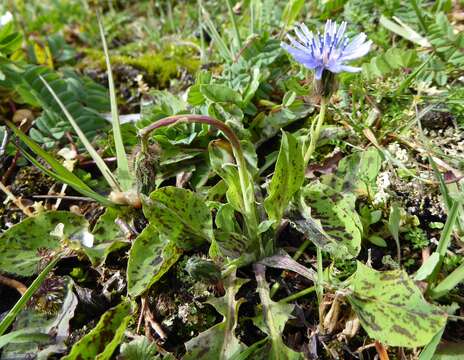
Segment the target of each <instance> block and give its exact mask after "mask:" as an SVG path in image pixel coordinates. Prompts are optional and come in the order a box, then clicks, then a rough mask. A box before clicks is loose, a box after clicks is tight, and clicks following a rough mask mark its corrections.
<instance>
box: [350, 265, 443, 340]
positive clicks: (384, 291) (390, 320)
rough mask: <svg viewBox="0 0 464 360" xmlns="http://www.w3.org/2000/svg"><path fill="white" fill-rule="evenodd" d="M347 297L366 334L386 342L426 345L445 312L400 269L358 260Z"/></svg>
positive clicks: (441, 321)
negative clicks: (383, 268)
mask: <svg viewBox="0 0 464 360" xmlns="http://www.w3.org/2000/svg"><path fill="white" fill-rule="evenodd" d="M351 290H352V293H351V294H350V295H349V296H348V301H349V302H350V304H351V306H353V309H354V310H355V312H356V314H357V315H358V317H359V320H360V322H361V325H362V326H363V328H364V330H366V332H367V333H368V335H369V336H370V337H371V338H373V339H376V340H379V341H380V342H382V343H383V344H385V345H389V346H403V347H409V348H412V347H420V346H424V345H427V344H428V343H429V342H430V341H431V340H432V338H433V337H434V336H435V334H437V333H438V332H439V331H440V330H441V329H443V327H444V326H445V324H446V320H447V314H446V313H445V312H444V311H442V310H441V309H440V308H439V307H437V306H435V305H432V304H429V303H428V302H426V301H425V299H424V297H423V296H422V293H421V292H420V290H419V288H418V287H417V286H416V285H415V284H414V282H413V281H412V280H411V279H410V278H409V276H408V274H406V272H404V271H403V270H392V271H382V272H381V271H376V270H373V269H371V268H369V267H367V266H366V265H363V264H362V263H360V262H358V268H357V270H356V273H355V274H354V275H353V277H352V278H351Z"/></svg>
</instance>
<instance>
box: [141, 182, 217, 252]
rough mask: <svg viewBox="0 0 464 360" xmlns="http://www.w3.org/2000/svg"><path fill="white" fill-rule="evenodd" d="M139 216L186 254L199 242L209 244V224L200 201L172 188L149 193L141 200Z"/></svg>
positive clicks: (208, 217)
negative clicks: (141, 215)
mask: <svg viewBox="0 0 464 360" xmlns="http://www.w3.org/2000/svg"><path fill="white" fill-rule="evenodd" d="M143 212H144V214H145V217H146V218H147V219H148V221H149V222H150V224H151V225H153V226H154V227H155V228H156V230H157V231H158V232H159V233H160V234H161V235H164V236H166V237H167V238H168V240H172V241H173V242H175V244H176V246H177V247H179V248H182V249H185V250H190V249H192V248H194V247H195V246H198V245H201V244H202V243H203V242H205V241H208V242H213V241H214V235H213V221H212V218H211V213H210V211H209V209H208V207H207V206H206V204H205V202H204V200H203V199H202V198H201V197H200V196H199V195H197V194H195V193H193V192H191V191H189V190H186V189H181V188H177V187H174V186H167V187H164V188H161V189H158V190H155V191H153V192H152V193H151V194H150V198H149V199H145V200H144V204H143Z"/></svg>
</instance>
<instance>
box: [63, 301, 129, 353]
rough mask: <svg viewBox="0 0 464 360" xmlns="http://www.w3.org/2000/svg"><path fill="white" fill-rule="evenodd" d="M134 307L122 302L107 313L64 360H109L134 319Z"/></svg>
mask: <svg viewBox="0 0 464 360" xmlns="http://www.w3.org/2000/svg"><path fill="white" fill-rule="evenodd" d="M131 313H132V306H131V304H130V303H129V302H121V303H120V304H119V305H118V306H116V307H114V308H111V309H110V310H108V311H107V312H105V313H104V314H103V315H102V317H101V318H100V320H99V321H98V324H97V326H95V327H94V328H93V329H92V330H91V331H90V332H89V333H88V334H86V335H85V336H84V337H83V338H81V339H80V340H79V341H78V342H76V343H75V344H74V345H73V347H72V348H71V351H70V352H69V354H68V355H67V356H64V357H62V360H109V359H111V357H112V355H113V352H114V350H116V348H117V347H118V346H119V343H120V342H121V340H122V338H123V336H124V332H125V331H126V328H127V326H128V325H129V321H130V320H131V318H132V315H131Z"/></svg>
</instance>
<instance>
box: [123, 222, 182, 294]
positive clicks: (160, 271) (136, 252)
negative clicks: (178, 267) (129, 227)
mask: <svg viewBox="0 0 464 360" xmlns="http://www.w3.org/2000/svg"><path fill="white" fill-rule="evenodd" d="M181 255H182V250H181V249H180V248H178V247H177V246H175V245H174V241H168V239H167V238H166V237H165V236H162V235H160V234H159V233H158V232H157V231H156V229H155V227H154V225H148V226H147V227H146V228H145V229H144V230H143V231H142V232H141V233H140V235H139V236H137V238H136V239H135V241H134V243H133V244H132V247H131V249H130V251H129V261H128V262H127V292H128V293H129V295H130V296H133V297H135V296H139V295H141V294H142V293H143V292H145V291H146V290H147V289H149V288H150V286H151V285H153V284H154V283H155V282H156V281H158V280H159V279H160V278H161V277H162V276H163V275H164V274H165V273H166V272H167V271H168V270H169V269H170V268H171V266H172V265H174V264H175V263H176V262H177V260H179V258H180V256H181Z"/></svg>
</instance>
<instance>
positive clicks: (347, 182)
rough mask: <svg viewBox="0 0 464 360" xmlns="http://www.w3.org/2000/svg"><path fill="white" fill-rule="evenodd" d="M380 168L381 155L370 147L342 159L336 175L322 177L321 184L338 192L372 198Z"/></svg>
mask: <svg viewBox="0 0 464 360" xmlns="http://www.w3.org/2000/svg"><path fill="white" fill-rule="evenodd" d="M381 166H382V156H381V153H380V152H379V150H378V149H376V148H375V147H370V148H369V149H367V150H364V151H357V152H355V153H353V154H351V155H349V156H347V157H345V158H343V159H342V160H341V161H340V163H339V164H338V169H337V175H336V176H332V175H330V176H323V179H324V180H323V182H324V183H328V184H330V186H332V187H333V188H335V189H337V190H339V191H343V192H352V193H355V194H356V195H364V196H372V195H373V194H375V192H376V191H377V184H376V180H377V175H378V174H379V171H380V168H381ZM340 179H342V180H341V181H340Z"/></svg>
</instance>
